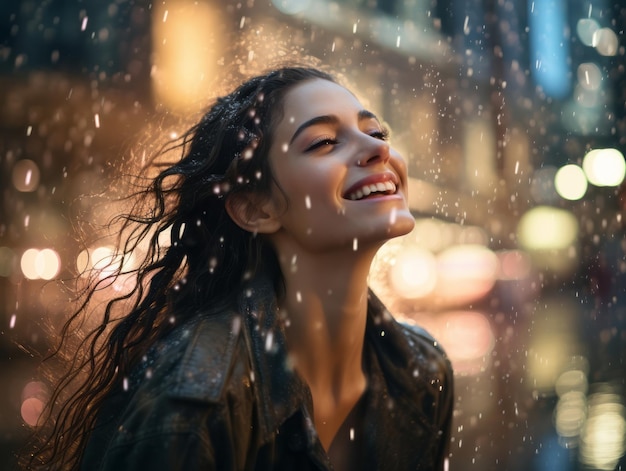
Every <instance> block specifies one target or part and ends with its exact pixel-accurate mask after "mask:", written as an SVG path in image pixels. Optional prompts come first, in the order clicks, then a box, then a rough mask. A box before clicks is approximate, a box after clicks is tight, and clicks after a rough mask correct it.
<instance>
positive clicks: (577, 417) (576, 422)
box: [554, 391, 587, 446]
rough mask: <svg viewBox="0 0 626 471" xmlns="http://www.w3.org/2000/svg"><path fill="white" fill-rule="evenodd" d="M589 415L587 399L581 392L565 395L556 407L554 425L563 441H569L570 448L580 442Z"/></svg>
mask: <svg viewBox="0 0 626 471" xmlns="http://www.w3.org/2000/svg"><path fill="white" fill-rule="evenodd" d="M586 413H587V397H586V396H585V395H584V394H583V393H581V392H579V391H570V392H568V393H565V394H563V395H562V396H561V397H560V399H559V402H558V403H557V405H556V411H555V414H554V425H555V428H556V431H557V433H558V434H559V436H560V437H561V438H562V439H565V440H567V443H568V445H569V446H572V445H574V444H576V443H577V442H578V440H577V437H578V436H579V435H580V432H581V429H582V427H583V424H584V423H585V419H586Z"/></svg>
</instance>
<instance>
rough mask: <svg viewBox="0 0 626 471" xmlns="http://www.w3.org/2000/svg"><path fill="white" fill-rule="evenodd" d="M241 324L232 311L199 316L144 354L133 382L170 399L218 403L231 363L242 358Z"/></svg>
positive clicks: (176, 329) (225, 385)
mask: <svg viewBox="0 0 626 471" xmlns="http://www.w3.org/2000/svg"><path fill="white" fill-rule="evenodd" d="M241 328H242V322H241V316H240V315H239V314H238V313H237V312H235V311H233V310H224V311H219V312H212V313H207V314H199V315H198V316H197V317H196V318H194V319H193V320H192V321H190V322H187V323H186V324H183V325H181V326H179V327H177V328H175V329H174V330H173V331H172V332H171V333H170V334H169V335H168V336H166V337H165V338H164V339H162V340H160V341H159V342H158V343H157V344H156V345H155V346H154V347H153V348H152V349H151V350H150V351H149V352H148V354H147V355H146V357H144V361H143V363H142V365H140V367H139V368H138V369H137V370H136V371H135V374H134V377H133V379H132V385H133V386H136V388H137V389H138V390H143V391H149V392H150V393H152V394H165V395H167V396H169V397H173V398H179V399H189V400H194V401H205V402H217V401H219V400H220V398H221V397H222V396H223V391H224V389H225V388H227V387H228V382H229V380H230V378H229V372H230V371H232V365H233V363H235V362H236V361H238V360H240V359H242V358H245V352H242V351H241V349H242V346H243V342H242V341H241V338H242V333H241ZM242 354H244V355H243V356H242Z"/></svg>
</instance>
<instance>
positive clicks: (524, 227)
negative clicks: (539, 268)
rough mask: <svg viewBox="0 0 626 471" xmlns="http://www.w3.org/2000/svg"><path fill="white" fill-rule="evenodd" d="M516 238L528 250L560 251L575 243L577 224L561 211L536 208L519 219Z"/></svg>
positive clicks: (571, 216)
mask: <svg viewBox="0 0 626 471" xmlns="http://www.w3.org/2000/svg"><path fill="white" fill-rule="evenodd" d="M517 237H518V240H519V242H520V244H521V245H522V247H524V248H526V249H528V250H561V249H565V248H567V247H569V246H571V245H572V244H573V243H574V242H575V241H576V239H577V237H578V222H577V221H576V218H575V217H574V215H573V214H571V213H570V212H568V211H565V210H563V209H557V208H552V207H549V206H537V207H536V208H533V209H531V210H530V211H528V212H527V213H525V214H524V215H523V216H522V218H521V219H520V221H519V225H518V227H517Z"/></svg>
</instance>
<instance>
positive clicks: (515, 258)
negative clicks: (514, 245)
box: [496, 250, 532, 280]
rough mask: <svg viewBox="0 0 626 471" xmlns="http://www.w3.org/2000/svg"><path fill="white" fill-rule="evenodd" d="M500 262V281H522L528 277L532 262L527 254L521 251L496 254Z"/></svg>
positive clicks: (504, 251) (506, 251) (505, 251)
mask: <svg viewBox="0 0 626 471" xmlns="http://www.w3.org/2000/svg"><path fill="white" fill-rule="evenodd" d="M496 255H497V256H498V259H499V261H500V263H499V267H500V271H499V273H498V279H500V280H523V279H525V278H527V277H528V276H529V275H530V272H531V269H532V261H531V259H530V257H529V256H528V254H527V253H525V252H523V251H521V250H503V251H500V252H498V253H497V254H496Z"/></svg>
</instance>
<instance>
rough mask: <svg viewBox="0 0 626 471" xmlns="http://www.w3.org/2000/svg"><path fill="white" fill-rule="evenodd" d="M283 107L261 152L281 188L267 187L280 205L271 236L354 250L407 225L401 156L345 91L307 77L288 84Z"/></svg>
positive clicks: (317, 246)
mask: <svg viewBox="0 0 626 471" xmlns="http://www.w3.org/2000/svg"><path fill="white" fill-rule="evenodd" d="M283 107H284V114H283V118H282V119H281V121H280V122H279V123H277V126H276V131H275V133H274V136H273V144H272V147H271V149H270V153H269V158H270V165H271V166H272V171H273V174H274V177H275V179H276V181H277V183H278V185H279V186H280V188H281V189H282V191H283V192H284V193H281V192H280V191H277V190H275V191H274V192H273V198H275V201H276V207H277V208H281V210H280V211H278V214H279V216H278V217H279V218H280V224H281V229H280V230H279V231H278V234H279V236H277V237H276V238H275V242H276V243H278V244H280V243H281V242H280V241H281V240H284V239H282V237H288V238H290V239H291V240H292V242H295V243H296V244H297V245H298V246H300V247H302V248H305V249H307V250H310V251H329V250H330V251H332V250H336V249H345V248H349V249H350V250H354V249H355V248H366V247H368V246H376V247H378V246H379V245H380V244H381V243H382V242H384V241H385V240H388V239H390V238H392V237H397V236H399V235H403V234H406V233H407V232H409V231H410V230H411V229H412V228H413V225H414V219H413V216H412V215H411V213H410V211H409V208H408V204H407V197H406V190H407V173H406V165H405V162H404V160H403V159H402V157H401V156H400V155H399V154H398V153H397V152H396V151H395V150H394V149H392V148H391V147H390V146H389V143H388V142H387V141H386V132H385V130H384V128H383V127H382V125H381V124H380V122H379V121H378V119H377V118H376V117H375V116H374V115H373V113H371V112H370V111H367V110H365V109H364V108H363V106H362V105H361V103H360V102H359V101H358V100H357V99H356V98H355V96H354V95H352V93H350V92H349V91H348V90H346V89H345V88H343V87H342V86H340V85H337V84H335V83H333V82H329V81H327V80H322V79H314V80H310V81H306V82H303V83H301V84H299V85H297V86H295V87H294V88H293V89H291V90H289V92H287V94H286V95H285V98H284V102H283ZM285 196H286V198H287V200H288V204H287V205H286V206H285V205H284V197H285ZM281 202H282V203H283V204H282V205H281V204H280V203H281ZM355 241H356V242H355Z"/></svg>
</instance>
